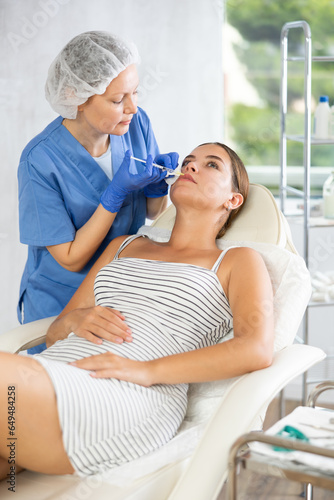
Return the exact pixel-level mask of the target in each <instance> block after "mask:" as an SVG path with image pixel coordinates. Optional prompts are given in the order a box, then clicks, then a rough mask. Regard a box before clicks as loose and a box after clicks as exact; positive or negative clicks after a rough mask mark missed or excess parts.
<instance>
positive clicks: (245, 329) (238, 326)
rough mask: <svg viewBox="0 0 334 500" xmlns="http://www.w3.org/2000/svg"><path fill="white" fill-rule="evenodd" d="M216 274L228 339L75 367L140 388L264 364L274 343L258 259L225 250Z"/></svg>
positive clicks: (267, 289) (244, 251) (100, 358)
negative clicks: (229, 316) (228, 318)
mask: <svg viewBox="0 0 334 500" xmlns="http://www.w3.org/2000/svg"><path fill="white" fill-rule="evenodd" d="M225 259H226V260H225ZM220 271H221V272H220V273H218V277H219V278H220V279H221V282H222V284H223V287H224V290H225V292H226V295H227V297H228V299H229V303H230V306H231V309H232V313H233V321H234V324H233V328H234V338H233V339H231V340H228V341H226V342H223V343H221V344H217V345H214V346H210V347H205V348H202V349H198V350H194V351H190V352H185V353H181V354H176V355H172V356H167V357H164V358H159V359H155V360H152V361H147V362H140V361H133V360H129V359H124V358H120V357H119V356H116V355H114V354H112V353H105V354H101V355H97V356H91V357H89V358H85V359H82V360H79V361H77V362H76V363H75V365H76V366H78V367H81V368H84V369H87V370H91V371H92V370H93V371H95V375H94V376H97V377H106V378H108V377H114V378H119V379H121V380H127V381H130V382H134V383H138V384H141V385H145V386H150V385H153V384H159V383H165V384H177V383H184V382H188V383H190V382H203V381H210V380H219V379H224V378H231V377H235V376H238V375H242V374H244V373H248V372H251V371H254V370H259V369H261V368H265V367H267V366H269V365H270V364H271V361H272V355H273V340H274V323H273V307H272V304H273V294H272V287H271V282H270V278H269V275H268V272H267V269H266V266H265V264H264V262H263V260H262V257H261V256H260V255H259V254H258V253H257V252H255V251H254V250H252V249H249V248H237V249H231V250H229V252H228V253H227V254H226V256H225V257H224V266H221V270H220Z"/></svg>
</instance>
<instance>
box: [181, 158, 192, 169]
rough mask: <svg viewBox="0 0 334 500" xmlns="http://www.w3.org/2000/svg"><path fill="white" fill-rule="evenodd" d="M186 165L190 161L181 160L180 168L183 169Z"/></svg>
mask: <svg viewBox="0 0 334 500" xmlns="http://www.w3.org/2000/svg"><path fill="white" fill-rule="evenodd" d="M188 163H190V160H187V159H185V160H183V162H182V165H181V168H182V167H185V166H186V165H188Z"/></svg>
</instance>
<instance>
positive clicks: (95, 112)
mask: <svg viewBox="0 0 334 500" xmlns="http://www.w3.org/2000/svg"><path fill="white" fill-rule="evenodd" d="M138 84H139V78H138V73H137V69H136V66H135V65H134V64H131V65H130V66H128V67H127V68H126V69H125V70H124V71H122V72H121V73H120V74H119V75H118V76H117V77H116V78H114V80H112V81H111V83H110V84H109V85H108V87H107V89H106V91H105V93H104V94H102V95H94V96H92V97H90V98H89V99H88V101H86V102H85V103H84V104H82V105H81V106H79V108H78V109H79V112H80V113H82V117H83V118H84V121H86V123H87V124H88V125H89V126H90V127H91V128H92V130H94V131H95V133H97V134H112V135H123V134H125V133H126V132H127V131H128V130H129V125H130V123H131V120H132V117H133V115H134V114H135V113H137V87H138Z"/></svg>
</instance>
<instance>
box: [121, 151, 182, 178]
mask: <svg viewBox="0 0 334 500" xmlns="http://www.w3.org/2000/svg"><path fill="white" fill-rule="evenodd" d="M130 158H132V160H135V161H140V162H141V163H146V160H141V159H140V158H135V157H134V156H130ZM152 165H153V167H157V168H160V169H161V170H164V171H165V172H168V174H169V175H184V174H183V173H182V172H175V170H173V169H172V168H167V167H164V166H163V165H158V164H157V163H152Z"/></svg>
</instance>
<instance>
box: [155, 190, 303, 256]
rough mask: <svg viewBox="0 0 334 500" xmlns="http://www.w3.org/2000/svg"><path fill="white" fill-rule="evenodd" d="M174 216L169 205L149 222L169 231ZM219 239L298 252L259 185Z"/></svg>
mask: <svg viewBox="0 0 334 500" xmlns="http://www.w3.org/2000/svg"><path fill="white" fill-rule="evenodd" d="M175 214H176V210H175V207H174V205H170V206H169V207H168V208H167V210H165V212H163V213H162V214H161V215H160V216H159V217H158V218H157V219H156V220H155V221H154V222H153V223H152V227H154V226H156V227H159V228H161V229H169V230H171V229H172V228H173V226H174V221H175ZM222 239H223V240H231V241H254V242H261V243H272V244H274V245H277V246H279V247H280V248H286V249H287V250H290V251H291V252H293V253H297V251H296V249H295V247H294V245H293V243H292V239H291V233H290V228H289V226H288V223H287V221H286V219H285V217H284V216H283V214H282V213H281V211H280V210H279V208H278V206H277V203H276V201H275V198H274V197H273V195H272V194H271V192H270V191H269V189H267V188H266V187H264V186H261V185H260V184H250V187H249V195H248V198H247V202H246V203H245V206H244V207H243V209H242V211H241V212H240V214H239V215H238V217H237V218H236V219H235V221H234V222H233V224H232V225H231V227H230V228H229V229H228V230H227V231H226V233H225V235H224V236H223V238H222Z"/></svg>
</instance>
